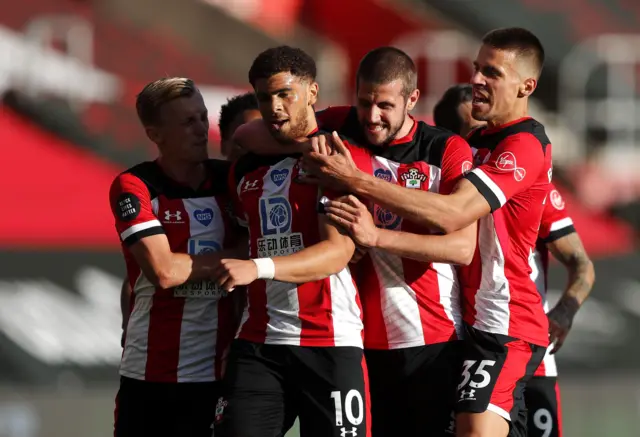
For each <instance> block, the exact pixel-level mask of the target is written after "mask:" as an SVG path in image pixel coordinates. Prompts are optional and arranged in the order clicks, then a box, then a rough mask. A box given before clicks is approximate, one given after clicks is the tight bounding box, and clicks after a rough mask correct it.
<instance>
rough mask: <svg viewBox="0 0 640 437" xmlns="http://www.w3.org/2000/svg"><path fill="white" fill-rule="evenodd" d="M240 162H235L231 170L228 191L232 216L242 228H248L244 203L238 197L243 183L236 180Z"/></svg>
mask: <svg viewBox="0 0 640 437" xmlns="http://www.w3.org/2000/svg"><path fill="white" fill-rule="evenodd" d="M238 162H239V161H236V162H234V163H233V165H232V166H231V168H230V169H229V175H228V179H227V190H228V196H229V201H230V203H231V215H232V216H233V218H234V219H235V220H236V221H237V222H238V224H239V225H240V226H242V227H244V228H246V227H247V226H248V224H247V221H246V220H245V214H244V209H243V207H242V201H241V200H240V197H239V195H238V187H239V185H240V183H243V181H242V180H240V181H238V180H237V178H236V171H237V163H238ZM254 183H255V182H254Z"/></svg>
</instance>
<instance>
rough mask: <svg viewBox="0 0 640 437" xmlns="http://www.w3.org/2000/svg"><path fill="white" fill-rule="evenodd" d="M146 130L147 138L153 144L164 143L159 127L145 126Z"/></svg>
mask: <svg viewBox="0 0 640 437" xmlns="http://www.w3.org/2000/svg"><path fill="white" fill-rule="evenodd" d="M144 130H145V132H146V133H147V138H149V139H150V140H151V141H152V142H153V143H155V144H160V143H161V142H162V132H160V129H158V127H157V126H145V128H144Z"/></svg>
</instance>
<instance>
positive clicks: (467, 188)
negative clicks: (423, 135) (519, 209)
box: [312, 134, 544, 233]
mask: <svg viewBox="0 0 640 437" xmlns="http://www.w3.org/2000/svg"><path fill="white" fill-rule="evenodd" d="M334 138H335V136H334ZM455 138H456V141H464V140H463V139H462V138H460V137H455ZM335 143H336V144H334V146H335V147H336V150H337V151H338V155H334V156H317V154H312V155H313V160H315V161H321V162H322V166H323V167H324V168H323V169H321V170H320V171H321V172H324V173H328V174H333V175H335V174H336V173H339V174H340V175H342V176H340V178H341V179H342V184H343V185H344V186H346V188H348V189H349V190H350V191H351V192H353V193H354V194H356V195H357V196H358V197H363V198H366V199H369V200H371V201H373V202H374V203H376V204H378V205H380V206H382V207H383V208H386V209H389V210H391V211H393V212H394V213H396V214H398V215H399V216H401V217H403V218H405V219H408V220H411V221H413V222H415V223H420V224H423V225H427V226H429V227H433V228H436V229H439V230H442V231H444V232H445V233H450V232H454V231H457V230H460V229H463V228H465V227H467V226H470V225H471V224H473V223H474V222H475V221H477V220H478V219H480V218H481V217H484V216H486V215H487V214H489V213H490V212H493V211H495V210H497V209H498V208H500V207H502V206H503V205H504V204H505V203H506V202H507V200H508V199H510V198H511V197H512V196H514V195H515V194H517V193H519V192H521V191H523V190H525V189H527V188H529V187H530V186H531V185H532V184H533V183H534V182H535V180H536V179H537V177H538V175H539V172H540V171H541V170H542V166H543V164H544V154H543V151H542V148H541V146H540V145H539V143H538V142H537V140H535V139H534V138H533V137H532V136H531V135H529V134H518V135H513V136H511V137H509V138H507V139H506V140H504V141H502V143H500V145H499V146H498V147H497V148H496V149H495V150H494V152H493V153H492V154H491V159H490V160H489V162H487V163H486V164H483V165H482V166H480V167H478V168H476V169H474V170H473V171H471V172H470V173H469V174H467V175H466V176H465V178H464V179H462V180H461V181H460V182H458V183H457V184H456V186H455V187H454V188H453V191H452V193H451V194H450V195H443V194H437V193H431V192H428V191H418V190H414V189H409V188H405V187H401V186H399V185H394V184H388V183H386V181H384V180H381V179H379V178H376V177H374V176H372V175H369V174H367V173H364V172H362V171H359V170H357V168H356V167H355V166H354V165H353V164H352V163H351V164H344V163H339V162H338V161H339V160H342V161H345V159H344V158H343V157H341V156H340V155H343V156H348V154H349V152H348V150H346V148H345V147H344V145H342V146H340V144H339V143H338V142H337V141H335ZM503 153H510V154H514V155H515V156H516V157H517V165H518V167H517V170H520V171H521V170H524V171H522V172H519V173H518V175H517V177H518V179H515V177H514V174H515V171H514V170H502V169H501V168H500V166H499V165H498V164H497V161H496V160H498V159H499V158H500V157H501V156H503ZM334 165H340V166H341V168H338V169H337V170H336V168H331V167H332V166H334ZM349 166H350V169H347V167H349ZM333 177H335V176H333ZM343 188H344V187H343Z"/></svg>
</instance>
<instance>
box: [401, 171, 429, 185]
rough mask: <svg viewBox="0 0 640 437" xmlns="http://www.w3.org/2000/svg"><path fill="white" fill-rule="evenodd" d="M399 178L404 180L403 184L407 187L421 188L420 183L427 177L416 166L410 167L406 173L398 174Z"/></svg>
mask: <svg viewBox="0 0 640 437" xmlns="http://www.w3.org/2000/svg"><path fill="white" fill-rule="evenodd" d="M400 179H401V180H402V181H403V182H404V186H405V187H407V188H417V189H421V188H422V183H423V182H425V181H426V180H427V177H426V176H425V175H424V173H421V172H420V170H418V169H417V168H410V169H409V170H408V171H407V172H406V173H403V174H402V175H400Z"/></svg>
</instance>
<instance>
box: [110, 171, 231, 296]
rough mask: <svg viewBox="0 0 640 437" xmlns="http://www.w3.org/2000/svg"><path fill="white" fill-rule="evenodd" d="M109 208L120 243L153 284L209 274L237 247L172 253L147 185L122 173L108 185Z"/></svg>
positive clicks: (172, 283)
mask: <svg viewBox="0 0 640 437" xmlns="http://www.w3.org/2000/svg"><path fill="white" fill-rule="evenodd" d="M110 201H111V202H110V203H111V209H112V212H113V214H114V217H115V219H116V228H117V229H118V232H119V234H120V239H121V241H122V243H123V244H124V245H125V246H127V247H128V248H129V250H130V252H131V254H132V255H133V257H134V258H135V260H136V262H137V263H138V265H139V266H140V269H141V270H142V273H143V274H144V275H145V277H146V278H147V279H148V280H149V281H150V282H151V283H152V284H153V285H155V286H156V287H160V288H163V289H166V288H171V287H176V286H178V285H182V284H184V283H185V282H189V281H199V280H205V279H208V278H210V277H211V275H212V273H213V268H214V266H215V264H216V262H217V261H218V260H219V259H220V258H222V257H226V256H229V255H230V254H233V255H235V254H237V249H235V248H234V249H232V250H231V251H223V252H218V253H214V254H206V255H188V254H185V253H174V252H172V250H171V247H170V245H169V240H168V239H167V236H166V235H165V233H164V229H163V228H162V225H161V224H160V222H159V221H158V219H157V217H156V216H155V215H154V214H153V209H152V207H151V198H150V194H149V191H148V189H147V187H146V186H145V185H144V183H143V182H142V181H141V180H140V179H139V178H137V177H136V176H134V175H131V174H129V173H124V174H122V175H120V176H118V178H116V180H115V181H114V183H113V184H112V186H111V191H110Z"/></svg>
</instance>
